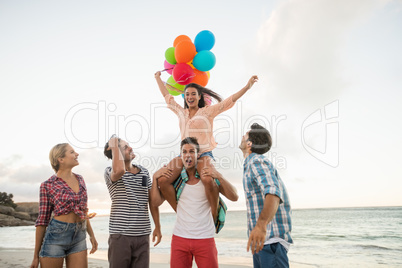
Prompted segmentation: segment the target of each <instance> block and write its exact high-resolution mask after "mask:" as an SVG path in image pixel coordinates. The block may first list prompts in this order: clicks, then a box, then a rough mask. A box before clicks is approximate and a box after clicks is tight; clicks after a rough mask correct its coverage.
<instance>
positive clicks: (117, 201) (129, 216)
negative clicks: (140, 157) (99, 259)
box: [104, 137, 162, 268]
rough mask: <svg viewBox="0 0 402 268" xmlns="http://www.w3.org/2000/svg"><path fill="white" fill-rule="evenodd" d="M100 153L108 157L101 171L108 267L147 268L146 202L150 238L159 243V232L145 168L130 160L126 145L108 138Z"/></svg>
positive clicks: (128, 149) (147, 232)
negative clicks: (109, 202)
mask: <svg viewBox="0 0 402 268" xmlns="http://www.w3.org/2000/svg"><path fill="white" fill-rule="evenodd" d="M104 154H105V156H106V157H107V158H109V159H112V166H111V167H107V168H106V170H105V181H106V185H107V188H108V190H109V194H110V198H111V199H112V208H111V211H110V221H109V250H108V259H109V267H111V268H125V267H127V268H129V267H141V268H142V267H145V268H146V267H149V251H150V250H149V247H150V242H149V235H150V233H151V223H150V220H149V214H148V204H149V207H150V211H151V214H152V218H153V220H154V223H155V230H154V232H153V240H152V241H155V237H157V241H156V243H155V246H156V245H157V244H159V242H160V240H161V238H162V234H161V228H160V221H159V208H158V204H155V202H154V200H155V199H154V197H153V194H152V192H151V188H152V181H151V178H150V176H149V173H148V170H147V169H145V168H144V167H142V166H140V165H134V164H132V163H131V161H132V160H133V159H134V158H135V155H134V152H133V149H132V148H131V147H130V145H129V144H128V143H127V142H126V141H124V140H121V139H119V138H117V137H112V138H111V139H110V140H109V142H108V143H106V145H105V151H104Z"/></svg>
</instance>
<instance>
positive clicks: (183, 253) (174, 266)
mask: <svg viewBox="0 0 402 268" xmlns="http://www.w3.org/2000/svg"><path fill="white" fill-rule="evenodd" d="M192 265H193V254H192V253H191V252H190V239H186V238H182V237H179V236H175V235H173V236H172V243H171V249H170V268H190V267H192Z"/></svg>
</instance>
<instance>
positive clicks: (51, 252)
mask: <svg viewBox="0 0 402 268" xmlns="http://www.w3.org/2000/svg"><path fill="white" fill-rule="evenodd" d="M86 231H87V226H86V221H83V222H80V223H68V222H62V221H58V220H55V219H52V220H51V221H50V223H49V225H48V226H47V228H46V233H45V238H44V239H43V244H42V247H41V250H40V252H39V257H53V258H64V257H66V256H68V255H70V254H73V253H77V252H81V251H84V250H87V241H86Z"/></svg>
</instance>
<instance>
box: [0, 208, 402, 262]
mask: <svg viewBox="0 0 402 268" xmlns="http://www.w3.org/2000/svg"><path fill="white" fill-rule="evenodd" d="M246 217H247V216H246V212H245V211H228V214H227V219H226V224H225V226H224V228H223V229H222V231H221V232H220V234H218V235H217V236H216V244H217V248H218V252H219V257H229V258H230V257H236V258H243V259H244V260H250V264H251V263H252V259H251V254H250V253H248V252H246V246H247V229H246ZM175 218H176V216H175V214H173V213H163V214H161V225H162V235H163V238H162V242H161V243H160V244H159V245H158V246H156V247H153V246H151V254H152V253H162V254H169V250H170V239H171V235H172V230H173V226H174V221H175ZM108 220H109V217H107V216H97V217H95V218H94V219H92V220H91V223H92V226H93V229H94V231H95V234H96V237H97V240H98V243H99V249H100V250H107V239H108ZM292 220H293V231H292V236H293V240H294V244H293V245H292V246H291V248H290V250H289V260H290V262H291V263H293V264H295V265H296V264H300V265H305V266H306V267H402V207H373V208H325V209H296V210H293V216H292ZM34 237H35V227H33V226H24V227H2V228H0V238H1V240H0V248H7V249H21V248H23V249H33V248H34ZM88 245H90V244H89V242H88Z"/></svg>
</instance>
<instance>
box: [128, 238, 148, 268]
mask: <svg viewBox="0 0 402 268" xmlns="http://www.w3.org/2000/svg"><path fill="white" fill-rule="evenodd" d="M130 240H131V247H132V248H133V251H132V255H131V268H135V267H144V268H147V267H149V251H150V250H149V235H143V236H132V237H130Z"/></svg>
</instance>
